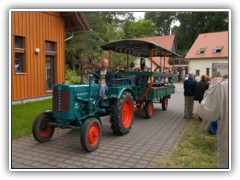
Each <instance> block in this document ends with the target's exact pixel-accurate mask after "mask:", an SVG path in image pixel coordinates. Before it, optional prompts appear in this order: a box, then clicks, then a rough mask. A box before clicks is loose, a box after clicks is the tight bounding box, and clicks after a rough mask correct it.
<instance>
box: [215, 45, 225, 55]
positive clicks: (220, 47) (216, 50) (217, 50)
mask: <svg viewBox="0 0 240 180" xmlns="http://www.w3.org/2000/svg"><path fill="white" fill-rule="evenodd" d="M222 49H223V46H218V47H215V48H214V49H213V53H214V54H215V53H221V51H222Z"/></svg>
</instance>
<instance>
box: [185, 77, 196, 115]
mask: <svg viewBox="0 0 240 180" xmlns="http://www.w3.org/2000/svg"><path fill="white" fill-rule="evenodd" d="M196 85H197V81H196V80H195V79H194V76H193V74H191V73H190V74H189V75H188V79H187V80H185V81H184V97H185V99H184V118H185V119H192V118H193V103H194V95H195V92H196Z"/></svg>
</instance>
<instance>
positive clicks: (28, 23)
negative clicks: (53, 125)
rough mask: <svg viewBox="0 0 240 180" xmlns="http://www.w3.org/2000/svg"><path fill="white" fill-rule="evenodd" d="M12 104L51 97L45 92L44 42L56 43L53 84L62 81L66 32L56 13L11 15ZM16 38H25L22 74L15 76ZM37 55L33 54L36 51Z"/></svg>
mask: <svg viewBox="0 0 240 180" xmlns="http://www.w3.org/2000/svg"><path fill="white" fill-rule="evenodd" d="M11 34H12V36H11V41H12V53H11V55H12V62H11V69H12V79H11V81H12V82H11V83H12V100H21V99H27V98H36V97H42V96H47V95H51V92H47V91H46V77H45V57H46V55H47V54H46V53H45V41H52V42H56V54H55V62H54V63H55V83H62V82H64V79H65V72H64V70H65V50H64V49H65V44H64V37H65V28H64V21H63V19H62V18H61V17H60V13H59V12H12V13H11ZM15 36H23V37H25V69H26V70H25V72H26V73H23V74H17V73H16V72H15V47H14V46H15V44H14V39H15ZM36 48H40V53H39V54H35V49H36Z"/></svg>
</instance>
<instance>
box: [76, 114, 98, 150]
mask: <svg viewBox="0 0 240 180" xmlns="http://www.w3.org/2000/svg"><path fill="white" fill-rule="evenodd" d="M101 135H102V126H101V123H100V121H99V120H98V119H97V118H90V119H88V120H86V121H85V122H84V124H83V127H82V130H81V135H80V141H81V145H82V147H83V149H84V150H85V151H88V152H92V151H94V150H96V149H97V148H98V146H99V143H100V140H101Z"/></svg>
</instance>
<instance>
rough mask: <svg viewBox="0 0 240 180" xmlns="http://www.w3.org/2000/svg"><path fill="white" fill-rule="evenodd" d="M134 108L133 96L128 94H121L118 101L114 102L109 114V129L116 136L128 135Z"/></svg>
mask: <svg viewBox="0 0 240 180" xmlns="http://www.w3.org/2000/svg"><path fill="white" fill-rule="evenodd" d="M133 114H134V106H133V96H132V94H131V93H130V92H127V91H125V92H123V93H122V96H121V98H120V99H118V100H116V101H115V103H114V105H113V108H112V112H111V118H110V123H111V129H112V131H113V133H115V134H117V135H125V134H127V133H129V130H130V128H131V126H132V122H133V116H134V115H133Z"/></svg>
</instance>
